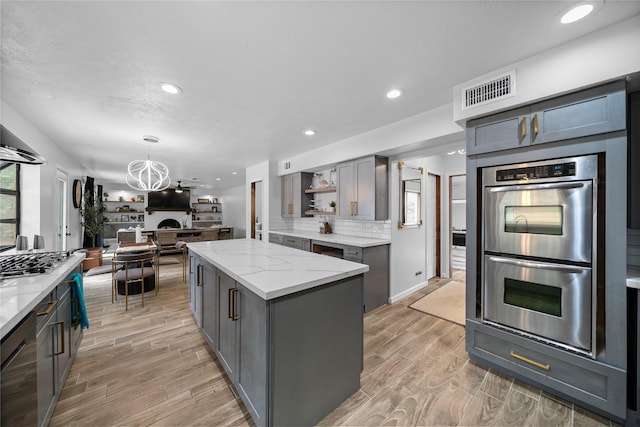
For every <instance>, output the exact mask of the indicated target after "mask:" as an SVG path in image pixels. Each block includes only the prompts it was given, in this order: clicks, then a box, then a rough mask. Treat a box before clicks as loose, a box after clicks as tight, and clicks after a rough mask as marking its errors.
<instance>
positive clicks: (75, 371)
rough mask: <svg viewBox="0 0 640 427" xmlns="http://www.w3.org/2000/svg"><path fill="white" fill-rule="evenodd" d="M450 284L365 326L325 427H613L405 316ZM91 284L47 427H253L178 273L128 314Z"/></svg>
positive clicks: (165, 272)
mask: <svg viewBox="0 0 640 427" xmlns="http://www.w3.org/2000/svg"><path fill="white" fill-rule="evenodd" d="M463 280H464V277H463ZM447 281H448V279H433V280H431V281H430V282H429V286H427V287H426V288H425V289H423V290H421V291H419V292H416V293H414V294H412V295H411V296H409V297H407V298H405V299H403V300H401V301H399V302H397V303H395V304H391V305H386V306H384V307H381V308H379V309H377V310H374V311H373V312H370V313H368V314H367V315H366V316H365V319H364V326H365V328H364V329H365V339H364V349H365V360H364V372H363V373H362V376H361V389H360V390H359V391H358V392H357V393H355V394H354V395H353V396H351V397H350V398H349V399H348V400H347V401H345V402H344V403H343V404H342V405H341V406H340V407H338V408H337V409H336V410H335V411H333V413H331V414H329V415H328V416H327V417H326V418H325V419H324V420H322V421H321V422H320V425H323V426H333V425H341V426H378V425H408V426H414V425H415V426H433V425H438V426H463V425H464V426H480V425H482V426H484V425H501V426H523V425H529V426H551V425H558V426H611V425H613V424H612V423H611V422H610V421H609V420H607V419H605V418H602V417H600V416H598V415H596V414H593V413H590V412H588V411H586V410H583V409H581V408H579V407H578V406H575V405H573V404H571V403H569V402H566V401H563V400H560V399H557V398H555V397H553V396H551V395H549V394H547V393H544V392H541V391H540V390H538V389H535V388H533V387H531V386H529V385H526V384H523V383H520V382H519V381H516V380H514V379H512V378H510V377H507V376H505V375H502V374H500V373H498V372H495V371H493V370H490V369H486V368H484V367H482V366H479V365H477V364H475V363H473V362H471V361H469V359H468V357H467V353H466V352H465V350H464V327H462V326H459V325H456V324H454V323H452V322H447V321H445V320H442V319H439V318H436V317H433V316H430V315H428V314H424V313H421V312H419V311H416V310H412V309H410V308H408V306H409V305H410V304H411V303H413V302H414V301H416V300H417V299H419V298H421V297H422V296H424V295H426V294H427V293H429V292H433V291H434V290H435V289H437V288H438V287H440V286H442V285H443V284H445V283H446V282H447ZM84 283H85V298H86V304H87V309H88V315H89V319H90V322H91V327H90V328H89V329H88V330H85V333H84V338H83V341H82V344H81V347H80V350H79V352H78V356H77V358H76V360H75V362H74V364H73V366H72V368H71V371H70V373H69V377H68V378H67V381H66V383H65V385H64V388H63V391H62V394H61V396H60V400H59V402H58V404H57V406H56V408H55V411H54V414H53V417H52V419H51V423H50V425H51V426H88V425H95V426H114V425H126V426H147V425H161V426H179V425H182V426H187V425H200V426H221V425H253V423H252V421H251V418H250V417H249V415H248V413H247V411H246V408H245V407H244V405H243V404H242V402H241V400H240V399H238V398H237V395H236V393H235V391H234V390H233V389H232V387H231V385H230V383H229V381H228V380H227V378H226V375H225V374H224V373H223V369H222V367H221V366H220V365H219V363H218V362H217V359H216V358H215V356H214V355H213V354H212V353H211V351H210V350H209V348H208V346H207V344H206V343H205V341H204V339H203V338H202V337H201V335H200V332H199V331H198V328H197V326H196V324H195V321H194V319H193V316H192V314H191V311H190V308H189V305H188V300H187V298H188V297H187V286H186V284H184V283H183V282H182V266H181V265H179V264H174V265H163V266H162V267H161V280H160V291H159V293H158V295H157V296H156V295H154V294H147V295H146V297H145V307H144V308H142V307H140V305H139V297H136V296H134V297H132V298H130V299H129V311H128V312H125V310H124V300H123V298H120V299H119V300H118V302H116V303H115V304H111V290H110V289H111V288H110V286H111V278H110V274H103V275H99V276H91V277H86V278H85V282H84Z"/></svg>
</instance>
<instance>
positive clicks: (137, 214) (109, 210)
mask: <svg viewBox="0 0 640 427" xmlns="http://www.w3.org/2000/svg"><path fill="white" fill-rule="evenodd" d="M125 205H126V206H129V208H128V209H127V208H124V209H123V206H125ZM102 206H103V207H104V210H103V211H102V216H103V218H107V221H104V238H105V239H113V238H116V235H117V233H118V230H119V229H122V228H129V227H135V226H137V225H140V226H144V216H145V202H143V201H135V202H132V201H130V200H129V201H127V200H103V201H102ZM116 209H118V210H116ZM124 215H126V216H127V218H128V221H122V217H123V216H124ZM132 218H135V219H132Z"/></svg>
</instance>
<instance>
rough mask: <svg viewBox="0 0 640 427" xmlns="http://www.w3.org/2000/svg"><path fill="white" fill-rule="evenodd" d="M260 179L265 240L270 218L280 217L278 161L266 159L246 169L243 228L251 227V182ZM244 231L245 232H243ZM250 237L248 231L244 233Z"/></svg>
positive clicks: (267, 234) (248, 228)
mask: <svg viewBox="0 0 640 427" xmlns="http://www.w3.org/2000/svg"><path fill="white" fill-rule="evenodd" d="M257 181H262V194H263V197H262V200H263V206H262V232H263V235H264V237H263V239H265V240H267V239H268V236H269V229H270V227H271V220H272V219H276V220H277V219H279V218H280V193H281V187H280V178H279V177H278V163H277V162H274V161H266V162H262V163H259V164H257V165H254V166H250V167H248V168H247V170H246V181H245V182H246V185H245V212H244V218H245V230H250V229H251V220H252V218H251V183H252V182H257ZM245 233H246V232H245ZM246 237H247V238H248V239H250V238H251V235H250V233H249V234H248V235H246Z"/></svg>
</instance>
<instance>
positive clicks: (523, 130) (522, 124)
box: [520, 116, 527, 138]
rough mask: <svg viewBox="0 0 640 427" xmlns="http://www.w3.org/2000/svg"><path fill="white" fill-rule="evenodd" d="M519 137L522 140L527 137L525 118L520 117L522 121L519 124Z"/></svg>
mask: <svg viewBox="0 0 640 427" xmlns="http://www.w3.org/2000/svg"><path fill="white" fill-rule="evenodd" d="M520 136H521V137H522V138H524V137H525V136H527V117H526V116H522V121H521V122H520Z"/></svg>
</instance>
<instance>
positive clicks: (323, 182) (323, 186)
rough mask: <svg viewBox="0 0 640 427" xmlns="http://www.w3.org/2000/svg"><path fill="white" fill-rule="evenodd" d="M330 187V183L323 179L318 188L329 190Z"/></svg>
mask: <svg viewBox="0 0 640 427" xmlns="http://www.w3.org/2000/svg"><path fill="white" fill-rule="evenodd" d="M328 186H329V183H328V182H327V180H325V179H323V180H322V181H320V182H319V183H318V187H320V188H327V187H328Z"/></svg>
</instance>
